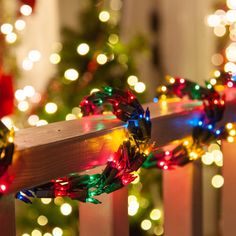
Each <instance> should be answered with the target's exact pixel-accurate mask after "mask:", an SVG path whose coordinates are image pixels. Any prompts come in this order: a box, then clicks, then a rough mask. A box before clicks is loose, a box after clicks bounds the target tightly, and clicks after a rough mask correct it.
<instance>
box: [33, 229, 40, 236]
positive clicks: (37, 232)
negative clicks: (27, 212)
mask: <svg viewBox="0 0 236 236" xmlns="http://www.w3.org/2000/svg"><path fill="white" fill-rule="evenodd" d="M31 236H42V233H41V231H40V230H38V229H34V230H33V231H32V232H31Z"/></svg>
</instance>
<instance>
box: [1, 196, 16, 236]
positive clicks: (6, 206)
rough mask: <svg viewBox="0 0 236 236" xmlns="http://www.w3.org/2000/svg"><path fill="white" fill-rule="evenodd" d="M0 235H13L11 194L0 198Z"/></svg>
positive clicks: (13, 203)
mask: <svg viewBox="0 0 236 236" xmlns="http://www.w3.org/2000/svg"><path fill="white" fill-rule="evenodd" d="M0 235H4V236H15V235H16V227H15V198H14V196H13V195H8V196H4V197H2V198H1V199H0Z"/></svg>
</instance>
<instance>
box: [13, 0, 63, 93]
mask: <svg viewBox="0 0 236 236" xmlns="http://www.w3.org/2000/svg"><path fill="white" fill-rule="evenodd" d="M24 19H25V20H26V28H25V30H24V31H23V32H22V33H21V36H20V37H21V39H20V41H21V42H20V46H19V47H18V49H17V51H16V54H17V61H18V65H19V67H21V64H22V61H23V60H24V58H26V57H27V55H28V52H29V51H30V50H32V49H36V50H39V51H40V52H41V55H42V57H41V60H40V61H39V62H36V63H34V66H33V69H32V70H30V71H24V70H22V73H21V80H20V81H18V87H23V86H25V85H33V86H34V87H35V88H36V90H37V91H43V90H44V89H45V86H46V85H47V82H48V79H49V78H50V77H51V76H52V75H53V73H54V72H55V66H54V65H52V64H51V63H50V62H49V56H50V54H51V53H52V52H53V45H54V43H55V42H58V41H59V23H58V22H59V20H58V19H59V16H58V0H50V1H48V0H39V1H37V5H36V7H35V13H34V14H33V15H32V16H29V17H25V18H24Z"/></svg>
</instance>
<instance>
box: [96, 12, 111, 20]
mask: <svg viewBox="0 0 236 236" xmlns="http://www.w3.org/2000/svg"><path fill="white" fill-rule="evenodd" d="M98 18H99V20H100V21H102V22H107V21H108V20H109V19H110V13H109V12H108V11H101V12H100V13H99V16H98Z"/></svg>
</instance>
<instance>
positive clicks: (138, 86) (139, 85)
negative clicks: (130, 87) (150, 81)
mask: <svg viewBox="0 0 236 236" xmlns="http://www.w3.org/2000/svg"><path fill="white" fill-rule="evenodd" d="M145 89H146V85H145V84H144V83H143V82H138V83H136V84H135V86H134V90H135V91H136V92H137V93H143V92H144V91H145Z"/></svg>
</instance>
